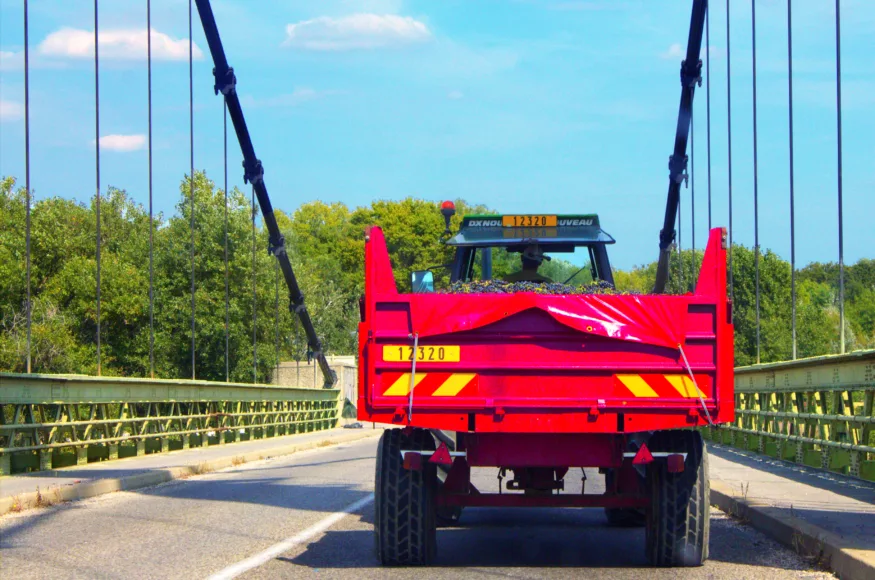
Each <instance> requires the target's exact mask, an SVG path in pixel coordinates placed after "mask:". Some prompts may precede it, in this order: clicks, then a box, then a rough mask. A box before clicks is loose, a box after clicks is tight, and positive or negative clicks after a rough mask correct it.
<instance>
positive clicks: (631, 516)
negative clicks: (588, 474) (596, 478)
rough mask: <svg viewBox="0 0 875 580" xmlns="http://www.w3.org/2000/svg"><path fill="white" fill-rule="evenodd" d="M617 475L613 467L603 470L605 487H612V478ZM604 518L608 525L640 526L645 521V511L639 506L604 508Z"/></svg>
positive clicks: (618, 526)
mask: <svg viewBox="0 0 875 580" xmlns="http://www.w3.org/2000/svg"><path fill="white" fill-rule="evenodd" d="M616 476H617V472H616V470H615V469H608V470H607V471H605V487H606V488H607V489H612V488H613V485H614V484H613V481H614V478H615V477H616ZM605 519H607V520H608V525H609V526H613V527H616V528H640V527H641V526H643V525H644V524H645V522H646V519H647V518H646V514H645V511H644V510H643V509H641V508H609V507H606V508H605Z"/></svg>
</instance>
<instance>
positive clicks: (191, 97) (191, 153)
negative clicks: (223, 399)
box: [188, 0, 196, 380]
mask: <svg viewBox="0 0 875 580" xmlns="http://www.w3.org/2000/svg"><path fill="white" fill-rule="evenodd" d="M193 50H194V38H193V35H192V27H191V0H188V139H189V145H188V146H189V181H188V195H189V197H190V198H191V206H190V210H189V212H190V213H191V216H190V217H191V226H190V230H191V249H190V259H191V378H192V380H194V379H195V378H196V372H195V371H196V367H195V354H196V351H195V318H194V317H195V296H194V290H195V287H194V59H193V57H192V52H193Z"/></svg>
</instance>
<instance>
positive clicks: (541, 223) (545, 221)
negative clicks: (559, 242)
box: [501, 215, 556, 228]
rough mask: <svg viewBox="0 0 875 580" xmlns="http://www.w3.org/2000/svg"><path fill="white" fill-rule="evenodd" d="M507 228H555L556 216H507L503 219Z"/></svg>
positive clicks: (503, 223)
mask: <svg viewBox="0 0 875 580" xmlns="http://www.w3.org/2000/svg"><path fill="white" fill-rule="evenodd" d="M501 225H503V226H504V227H506V228H555V227H556V216H555V215H506V216H502V217H501Z"/></svg>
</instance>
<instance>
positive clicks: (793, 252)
mask: <svg viewBox="0 0 875 580" xmlns="http://www.w3.org/2000/svg"><path fill="white" fill-rule="evenodd" d="M792 4H793V0H787V94H788V99H787V100H788V105H789V106H788V108H789V111H790V120H789V124H790V135H789V141H790V143H789V146H790V309H791V318H792V321H791V332H792V342H793V360H796V358H797V343H796V197H795V191H794V167H793V8H792Z"/></svg>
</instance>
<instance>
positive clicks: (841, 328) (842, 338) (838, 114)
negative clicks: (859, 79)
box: [836, 0, 845, 354]
mask: <svg viewBox="0 0 875 580" xmlns="http://www.w3.org/2000/svg"><path fill="white" fill-rule="evenodd" d="M841 22H842V16H841V0H836V136H837V141H838V144H837V148H836V151H837V154H838V172H837V173H838V182H837V186H838V202H839V352H840V353H841V354H844V353H845V231H844V221H843V216H842V205H843V204H842V25H841Z"/></svg>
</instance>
